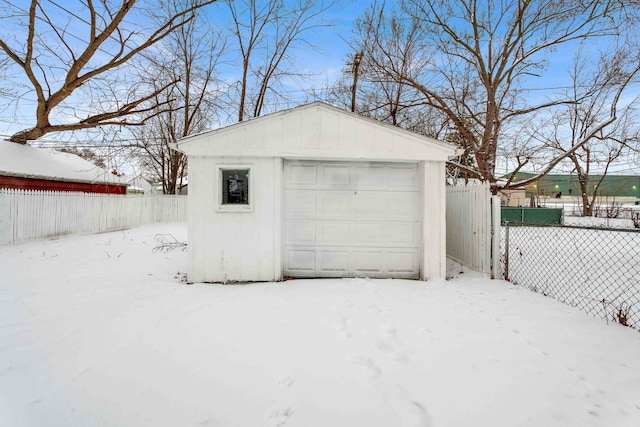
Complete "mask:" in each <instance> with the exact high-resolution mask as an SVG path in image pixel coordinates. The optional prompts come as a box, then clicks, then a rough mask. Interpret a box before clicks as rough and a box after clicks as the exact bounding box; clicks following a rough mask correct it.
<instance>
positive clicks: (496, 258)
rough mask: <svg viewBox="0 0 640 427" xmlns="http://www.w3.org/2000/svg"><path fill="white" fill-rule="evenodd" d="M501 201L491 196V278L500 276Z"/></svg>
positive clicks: (498, 197)
mask: <svg viewBox="0 0 640 427" xmlns="http://www.w3.org/2000/svg"><path fill="white" fill-rule="evenodd" d="M501 207H502V201H501V200H500V196H491V278H492V279H496V278H498V277H499V276H500V220H501V215H500V214H501V209H500V208H501Z"/></svg>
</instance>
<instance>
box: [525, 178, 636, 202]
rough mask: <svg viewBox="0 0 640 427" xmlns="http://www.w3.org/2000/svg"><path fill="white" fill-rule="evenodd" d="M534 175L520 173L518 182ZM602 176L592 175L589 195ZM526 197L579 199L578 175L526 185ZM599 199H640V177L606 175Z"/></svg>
mask: <svg viewBox="0 0 640 427" xmlns="http://www.w3.org/2000/svg"><path fill="white" fill-rule="evenodd" d="M532 176H534V174H532V173H527V172H519V173H518V174H517V178H518V179H517V180H515V181H520V180H523V179H527V178H531V177H532ZM601 178H602V175H592V176H590V177H589V181H588V184H587V188H588V194H589V195H591V194H593V190H594V187H595V186H596V185H597V184H598V181H600V179H601ZM525 188H526V197H530V196H531V195H535V196H541V197H549V198H564V197H579V196H580V191H581V190H580V184H579V183H578V177H577V176H576V175H551V174H549V175H545V176H544V177H542V178H540V179H539V180H537V181H534V182H533V183H530V184H528V185H526V187H525ZM598 197H601V198H611V199H613V198H625V199H628V198H635V199H640V176H637V175H606V176H605V177H604V180H603V181H602V183H601V184H600V188H599V189H598Z"/></svg>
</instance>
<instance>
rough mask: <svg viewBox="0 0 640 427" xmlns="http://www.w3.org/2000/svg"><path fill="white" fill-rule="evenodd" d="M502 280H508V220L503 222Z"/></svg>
mask: <svg viewBox="0 0 640 427" xmlns="http://www.w3.org/2000/svg"><path fill="white" fill-rule="evenodd" d="M504 280H509V221H505V222H504Z"/></svg>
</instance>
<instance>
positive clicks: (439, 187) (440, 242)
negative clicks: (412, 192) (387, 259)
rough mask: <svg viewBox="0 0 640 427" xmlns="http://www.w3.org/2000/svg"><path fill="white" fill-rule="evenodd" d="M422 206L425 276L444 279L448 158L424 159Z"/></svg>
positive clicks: (424, 277)
mask: <svg viewBox="0 0 640 427" xmlns="http://www.w3.org/2000/svg"><path fill="white" fill-rule="evenodd" d="M422 172H423V190H422V191H423V209H422V214H423V217H422V241H423V248H424V249H423V253H422V277H421V278H422V279H423V280H428V279H431V278H442V279H444V278H445V277H446V274H447V259H446V258H447V257H446V244H445V243H446V220H445V210H446V193H445V170H444V162H424V163H423V165H422Z"/></svg>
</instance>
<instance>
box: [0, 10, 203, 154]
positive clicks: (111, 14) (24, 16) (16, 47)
mask: <svg viewBox="0 0 640 427" xmlns="http://www.w3.org/2000/svg"><path fill="white" fill-rule="evenodd" d="M214 2H215V0H193V1H191V2H188V3H185V4H184V7H182V8H180V9H177V10H175V13H174V14H172V15H171V16H168V17H166V19H165V20H164V21H163V22H161V23H159V24H158V25H156V26H150V25H147V24H148V23H149V22H150V21H149V19H148V12H149V10H153V9H154V7H153V6H154V4H150V5H149V9H146V8H145V6H143V5H141V4H140V3H142V1H136V0H119V1H116V0H114V1H109V0H100V1H97V2H96V1H95V0H86V1H78V2H77V3H75V4H73V3H72V4H70V2H65V3H64V6H63V5H61V4H59V3H57V2H55V1H48V2H44V1H42V0H31V2H30V4H29V8H28V10H24V9H22V8H21V7H20V6H17V5H11V4H10V3H9V2H5V3H6V5H5V6H3V10H2V16H3V18H2V20H1V21H0V25H2V26H3V28H5V29H7V30H6V31H4V32H2V33H1V34H2V36H1V37H0V49H1V50H2V51H3V52H4V53H5V54H6V55H7V56H8V57H9V58H10V60H11V61H12V63H13V67H14V68H16V69H19V70H20V72H21V74H22V77H23V79H24V80H25V81H26V82H27V87H28V90H29V91H30V92H31V93H33V94H35V97H36V108H35V112H34V121H35V125H34V126H33V127H32V128H29V129H25V130H22V131H20V132H18V133H16V134H14V135H13V136H11V138H10V140H11V141H13V142H18V143H22V144H25V143H26V142H27V141H29V140H34V139H37V138H40V137H42V136H43V135H46V134H48V133H51V132H61V131H74V130H80V129H90V128H96V127H99V126H104V125H140V124H142V123H144V122H145V121H146V120H148V119H149V118H150V117H153V116H155V115H157V114H158V113H159V112H161V111H165V110H166V109H168V108H170V107H169V106H168V105H167V104H166V103H165V104H158V101H159V99H161V98H162V97H160V96H159V95H160V94H162V93H163V92H164V91H165V90H166V89H167V88H168V87H170V86H171V85H172V84H173V83H174V82H172V81H168V82H166V84H164V85H157V86H155V87H149V85H144V84H141V82H139V81H132V80H131V78H130V75H131V70H130V69H127V66H131V65H132V64H133V62H134V60H136V59H142V54H143V53H144V52H146V51H148V50H150V49H151V48H152V47H154V46H156V45H158V44H159V42H160V41H162V40H163V39H165V38H166V37H167V36H168V35H170V34H172V33H174V32H175V31H177V30H179V29H181V28H182V27H184V26H185V25H187V24H189V23H190V22H191V21H192V20H193V19H194V16H195V12H196V11H197V10H199V9H201V8H203V7H205V6H207V5H209V4H211V3H214ZM16 31H17V34H18V35H17V36H16V37H13V34H15V33H16ZM79 92H82V95H81V97H80V98H82V99H85V100H87V101H88V102H84V103H83V102H81V101H79V99H78V97H75V98H74V96H73V95H76V94H78V93H79ZM67 102H68V104H65V103H67ZM78 104H81V105H84V108H85V111H81V107H80V106H79V105H78ZM61 115H63V116H65V120H60V121H59V122H58V123H54V122H53V120H52V118H53V117H59V116H61Z"/></svg>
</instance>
